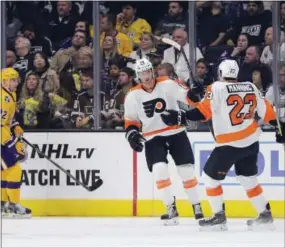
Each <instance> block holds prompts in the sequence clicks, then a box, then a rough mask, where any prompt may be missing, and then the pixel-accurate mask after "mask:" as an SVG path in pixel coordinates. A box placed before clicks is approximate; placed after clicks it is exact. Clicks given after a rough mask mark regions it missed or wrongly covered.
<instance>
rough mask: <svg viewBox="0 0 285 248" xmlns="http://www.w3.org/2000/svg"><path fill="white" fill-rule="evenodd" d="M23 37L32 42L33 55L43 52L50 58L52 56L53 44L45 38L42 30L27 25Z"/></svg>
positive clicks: (23, 29)
mask: <svg viewBox="0 0 285 248" xmlns="http://www.w3.org/2000/svg"><path fill="white" fill-rule="evenodd" d="M22 33H23V36H24V37H26V38H27V39H29V40H30V43H31V53H35V52H43V53H44V54H45V55H47V56H48V57H51V56H52V53H53V51H52V42H51V40H50V39H49V38H48V37H47V36H44V35H43V33H42V32H41V29H40V28H36V26H35V25H33V24H26V25H24V26H23V28H22Z"/></svg>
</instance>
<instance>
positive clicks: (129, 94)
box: [125, 84, 142, 100]
mask: <svg viewBox="0 0 285 248" xmlns="http://www.w3.org/2000/svg"><path fill="white" fill-rule="evenodd" d="M141 89H142V84H138V85H136V86H134V87H132V88H130V89H129V91H128V92H127V94H126V96H125V100H126V99H127V98H128V99H129V98H132V97H133V96H134V95H136V93H137V92H139V91H140V90H141Z"/></svg>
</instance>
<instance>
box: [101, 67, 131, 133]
mask: <svg viewBox="0 0 285 248" xmlns="http://www.w3.org/2000/svg"><path fill="white" fill-rule="evenodd" d="M134 76H135V75H134V71H133V70H132V69H131V68H129V67H125V68H123V69H122V70H121V72H120V77H119V91H117V93H116V94H115V96H114V98H113V99H112V100H111V101H110V102H109V106H108V108H107V109H105V110H104V111H102V114H103V116H104V118H105V119H106V122H105V123H104V128H116V129H123V125H124V118H123V116H124V99H125V97H126V94H127V93H128V91H129V90H130V88H132V87H134V86H135V82H134Z"/></svg>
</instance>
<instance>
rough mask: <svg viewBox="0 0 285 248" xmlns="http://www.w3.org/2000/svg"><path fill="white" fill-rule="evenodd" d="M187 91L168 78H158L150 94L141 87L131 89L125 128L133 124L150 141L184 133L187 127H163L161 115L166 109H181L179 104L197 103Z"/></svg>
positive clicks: (128, 97) (127, 98)
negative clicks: (189, 96) (190, 97)
mask: <svg viewBox="0 0 285 248" xmlns="http://www.w3.org/2000/svg"><path fill="white" fill-rule="evenodd" d="M188 90H189V88H188V87H187V86H185V85H183V84H180V83H177V82H175V81H173V80H170V79H169V78H168V77H160V78H157V79H156V85H155V87H154V89H153V91H152V92H150V93H149V92H147V91H145V90H144V89H143V86H142V84H139V85H137V86H136V87H134V88H132V89H131V90H130V91H129V92H128V94H127V96H126V98H125V113H124V119H125V129H127V128H128V127H129V126H131V125H135V126H136V127H138V128H142V133H143V136H144V137H145V138H146V139H147V140H150V139H152V138H153V137H155V136H168V135H173V134H176V133H179V132H182V131H185V127H184V126H178V125H177V126H167V125H166V124H164V122H163V121H162V120H161V117H160V114H161V113H162V112H163V111H164V110H166V109H174V110H179V105H178V101H180V102H183V103H184V104H187V105H192V106H193V105H194V103H193V102H192V101H191V100H190V99H189V98H188V97H187V92H188Z"/></svg>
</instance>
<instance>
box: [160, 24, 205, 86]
mask: <svg viewBox="0 0 285 248" xmlns="http://www.w3.org/2000/svg"><path fill="white" fill-rule="evenodd" d="M172 37H173V40H174V41H176V42H177V43H178V44H179V45H181V46H182V47H183V48H184V51H185V53H186V57H187V58H188V60H189V53H190V52H189V43H188V42H187V32H186V31H185V30H183V29H181V28H178V29H175V30H174V31H173V34H172ZM190 56H191V55H190ZM201 58H203V55H202V53H201V51H200V49H199V48H197V47H196V61H197V60H199V59H201ZM162 63H170V64H172V65H173V66H174V68H175V72H176V74H177V75H178V77H179V79H181V80H183V81H185V82H186V81H187V79H188V78H189V70H188V68H187V65H186V62H185V59H184V57H183V55H182V54H181V53H180V51H177V50H176V49H175V48H174V47H170V48H168V49H166V50H165V51H164V55H163V61H162Z"/></svg>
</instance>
